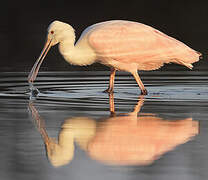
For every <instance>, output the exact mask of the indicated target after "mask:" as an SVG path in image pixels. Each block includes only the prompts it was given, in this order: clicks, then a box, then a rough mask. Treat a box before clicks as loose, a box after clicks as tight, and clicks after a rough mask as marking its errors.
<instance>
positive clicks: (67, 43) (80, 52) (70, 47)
mask: <svg viewBox="0 0 208 180" xmlns="http://www.w3.org/2000/svg"><path fill="white" fill-rule="evenodd" d="M74 43H75V42H74V40H72V39H71V38H68V39H64V40H63V41H61V42H60V43H59V51H60V53H61V54H62V55H63V57H64V59H65V60H66V61H67V62H69V63H70V64H73V65H79V66H84V65H90V64H92V63H94V62H95V60H96V55H95V53H94V52H93V50H92V49H91V48H90V46H89V45H88V44H87V43H86V41H85V40H81V41H79V42H78V43H76V45H75V46H74Z"/></svg>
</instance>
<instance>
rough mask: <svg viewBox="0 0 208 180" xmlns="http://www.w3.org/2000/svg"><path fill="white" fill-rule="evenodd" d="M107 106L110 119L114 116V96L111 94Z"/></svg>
mask: <svg viewBox="0 0 208 180" xmlns="http://www.w3.org/2000/svg"><path fill="white" fill-rule="evenodd" d="M109 105H110V113H111V115H110V116H111V117H114V116H116V113H115V106H114V95H113V93H109Z"/></svg>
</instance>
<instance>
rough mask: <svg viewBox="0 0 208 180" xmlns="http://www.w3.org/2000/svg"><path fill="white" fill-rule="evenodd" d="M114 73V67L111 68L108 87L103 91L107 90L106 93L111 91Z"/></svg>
mask: <svg viewBox="0 0 208 180" xmlns="http://www.w3.org/2000/svg"><path fill="white" fill-rule="evenodd" d="M115 74H116V69H114V68H111V74H110V82H109V86H108V89H106V90H105V91H104V92H107V93H112V92H113V88H114V79H115Z"/></svg>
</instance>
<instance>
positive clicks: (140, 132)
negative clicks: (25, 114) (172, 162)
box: [29, 94, 199, 167]
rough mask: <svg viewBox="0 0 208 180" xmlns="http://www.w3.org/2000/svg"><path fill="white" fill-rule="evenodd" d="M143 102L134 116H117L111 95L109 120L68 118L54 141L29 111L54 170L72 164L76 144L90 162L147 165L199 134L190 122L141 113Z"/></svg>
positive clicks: (41, 121) (138, 104) (39, 119)
mask: <svg viewBox="0 0 208 180" xmlns="http://www.w3.org/2000/svg"><path fill="white" fill-rule="evenodd" d="M143 102H144V99H143V97H141V99H140V100H139V101H138V103H137V105H136V106H135V108H134V111H133V112H130V113H126V114H116V113H115V108H114V101H113V96H112V94H110V112H111V115H110V117H109V118H106V119H105V120H104V121H101V122H98V121H96V120H94V119H92V118H89V117H71V118H69V119H67V120H65V122H64V123H63V125H62V127H61V130H60V132H59V136H58V140H57V141H56V140H55V139H53V138H51V137H49V136H48V133H47V131H46V128H45V125H44V120H43V119H42V118H41V116H40V115H39V114H38V111H37V110H36V108H35V106H34V105H33V104H32V103H31V104H29V108H30V110H31V112H32V116H33V118H34V120H35V122H36V125H37V128H38V130H39V132H40V134H41V136H42V138H43V141H44V143H45V145H46V146H45V147H46V151H47V156H48V159H49V161H50V162H51V164H52V165H53V166H56V167H58V166H63V165H66V164H68V163H70V162H71V161H72V159H73V157H74V144H75V143H76V144H77V145H78V146H79V147H80V148H81V149H83V150H84V151H85V152H86V153H87V154H88V155H89V156H90V157H91V158H92V159H95V160H97V161H100V162H103V163H105V164H110V165H149V164H152V163H153V162H154V161H155V160H157V159H158V158H159V157H161V156H162V155H163V154H165V153H166V152H168V151H171V150H173V149H174V148H175V147H177V146H179V145H181V144H184V143H186V142H188V141H189V140H191V139H192V138H193V137H194V136H196V135H197V134H198V133H199V122H198V121H193V120H192V118H186V119H180V120H177V121H169V120H167V119H166V120H164V119H162V118H160V117H157V115H156V114H152V113H141V112H140V109H141V107H142V105H143ZM138 113H139V115H138Z"/></svg>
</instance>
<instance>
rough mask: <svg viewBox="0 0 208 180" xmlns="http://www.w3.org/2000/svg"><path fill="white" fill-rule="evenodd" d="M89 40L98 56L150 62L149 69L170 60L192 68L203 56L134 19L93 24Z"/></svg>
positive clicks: (127, 61)
mask: <svg viewBox="0 0 208 180" xmlns="http://www.w3.org/2000/svg"><path fill="white" fill-rule="evenodd" d="M88 40H89V44H90V46H91V47H92V48H93V49H94V50H95V52H96V53H97V55H98V57H99V58H101V59H103V60H105V59H108V58H110V59H113V60H116V61H120V62H124V63H138V64H143V65H144V64H147V67H146V70H150V69H157V68H159V67H160V66H162V65H163V63H169V62H175V63H179V64H183V65H185V66H188V67H189V66H191V63H193V62H196V61H198V60H199V56H200V54H199V53H197V52H196V51H194V50H193V49H191V48H189V47H188V46H187V45H185V44H184V43H182V42H180V41H178V40H176V39H174V38H171V37H169V36H167V35H166V34H164V33H162V32H160V31H158V30H156V29H154V28H152V27H150V26H147V25H144V24H141V23H137V22H131V21H107V22H104V23H99V24H97V25H94V26H93V27H92V29H91V30H90V32H89V36H88ZM151 65H152V66H151ZM143 69H144V70H145V67H144V68H143Z"/></svg>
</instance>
